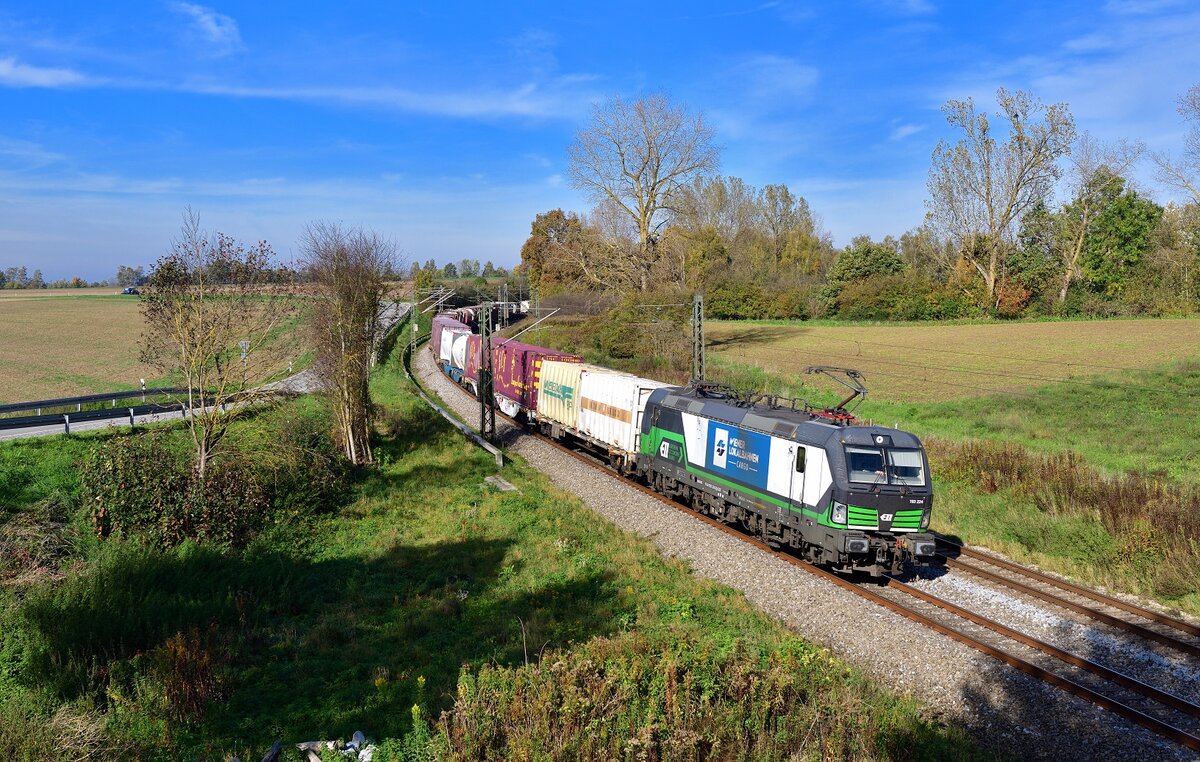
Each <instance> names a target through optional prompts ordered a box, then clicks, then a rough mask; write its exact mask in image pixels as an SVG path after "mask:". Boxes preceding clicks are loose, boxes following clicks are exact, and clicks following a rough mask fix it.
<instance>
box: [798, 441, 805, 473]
mask: <svg viewBox="0 0 1200 762" xmlns="http://www.w3.org/2000/svg"><path fill="white" fill-rule="evenodd" d="M804 452H805V450H804V448H803V447H801V448H799V449H797V450H796V473H798V474H802V473H804Z"/></svg>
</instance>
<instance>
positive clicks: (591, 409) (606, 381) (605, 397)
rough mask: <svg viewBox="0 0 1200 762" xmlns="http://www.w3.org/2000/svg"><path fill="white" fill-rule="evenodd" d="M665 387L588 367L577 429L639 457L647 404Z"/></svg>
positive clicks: (632, 376) (653, 382)
mask: <svg viewBox="0 0 1200 762" xmlns="http://www.w3.org/2000/svg"><path fill="white" fill-rule="evenodd" d="M543 372H544V371H543ZM664 386H670V384H664V383H662V382H661V381H652V380H650V379H648V378H639V377H638V376H634V375H631V374H629V373H621V372H619V371H615V370H608V369H607V368H597V367H595V366H588V367H587V369H586V371H585V372H584V374H583V379H582V382H581V385H580V389H581V391H580V393H579V418H578V423H577V424H576V428H577V429H578V430H579V432H580V433H582V434H586V435H587V436H589V437H591V438H593V439H596V440H598V441H600V442H603V443H605V444H606V445H608V446H609V447H613V448H616V449H619V450H622V451H624V452H627V453H633V454H636V453H637V449H638V436H639V435H640V433H641V428H642V414H643V413H644V412H645V410H646V400H647V399H648V398H649V397H650V393H651V392H652V391H654V390H655V389H661V388H662V387H664Z"/></svg>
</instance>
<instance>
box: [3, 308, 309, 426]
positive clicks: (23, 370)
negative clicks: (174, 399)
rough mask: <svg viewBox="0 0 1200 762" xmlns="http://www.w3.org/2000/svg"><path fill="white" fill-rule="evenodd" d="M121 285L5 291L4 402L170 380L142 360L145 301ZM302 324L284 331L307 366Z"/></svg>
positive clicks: (88, 392)
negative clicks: (299, 330) (300, 331)
mask: <svg viewBox="0 0 1200 762" xmlns="http://www.w3.org/2000/svg"><path fill="white" fill-rule="evenodd" d="M117 291H118V289H116V288H100V289H57V290H36V291H31V290H24V289H18V290H9V291H5V290H0V403H5V402H24V401H27V400H35V399H51V398H55V397H70V396H75V395H81V394H92V393H98V392H109V391H118V390H124V389H136V388H138V386H139V384H140V379H142V378H144V379H146V383H147V385H148V386H163V385H170V384H171V381H170V379H168V378H164V377H163V376H162V373H161V372H160V371H159V370H157V369H156V368H152V367H150V366H148V365H144V364H143V363H141V362H139V360H138V353H139V340H140V337H141V334H142V329H143V326H144V320H143V318H142V314H141V311H140V307H139V301H138V298H137V297H136V296H122V295H120V294H119V293H117ZM297 324H298V321H297ZM294 328H295V326H292V327H287V328H286V330H285V331H284V334H285V335H287V336H288V338H287V339H286V340H287V341H290V342H292V343H293V344H294V347H293V348H292V352H291V353H292V354H293V355H294V356H295V358H296V361H297V369H300V368H302V367H304V365H305V363H306V358H305V355H304V348H303V347H302V346H301V345H300V342H299V340H298V339H297V337H296V333H295V330H293V329H294ZM281 370H286V368H282V369H281Z"/></svg>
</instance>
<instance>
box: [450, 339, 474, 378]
mask: <svg viewBox="0 0 1200 762" xmlns="http://www.w3.org/2000/svg"><path fill="white" fill-rule="evenodd" d="M470 335H471V334H469V333H459V334H455V336H454V343H453V344H452V345H451V347H450V364H451V365H453V366H454V367H456V368H458V369H459V370H466V368H467V337H468V336H470Z"/></svg>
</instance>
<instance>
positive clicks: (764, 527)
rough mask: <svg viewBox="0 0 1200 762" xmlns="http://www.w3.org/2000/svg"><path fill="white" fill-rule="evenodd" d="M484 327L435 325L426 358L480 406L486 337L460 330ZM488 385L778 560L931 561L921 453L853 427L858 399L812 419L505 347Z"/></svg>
mask: <svg viewBox="0 0 1200 762" xmlns="http://www.w3.org/2000/svg"><path fill="white" fill-rule="evenodd" d="M475 314H477V313H475ZM475 314H464V312H463V311H461V310H460V311H457V312H456V313H447V314H441V315H438V316H436V317H435V318H434V320H433V330H432V333H431V336H430V342H429V348H430V351H431V352H432V353H433V357H434V360H435V362H436V363H437V364H438V366H439V367H440V369H441V370H442V372H443V373H445V374H446V375H447V376H449V377H450V378H451V379H453V380H454V381H455V382H456V383H458V384H460V385H462V386H464V387H466V388H467V389H469V390H471V392H472V393H476V394H477V391H478V382H479V367H480V359H481V343H480V337H479V336H478V335H477V334H475V333H474V332H473V331H472V330H471V326H469V325H468V324H467V323H466V322H464V320H463V319H461V318H464V317H474V316H475ZM819 370H842V369H819ZM492 373H493V391H494V393H495V397H496V404H497V406H498V407H499V408H500V409H501V410H502V411H504V412H505V413H506V414H508V415H509V416H510V417H513V418H516V419H518V420H521V421H522V422H524V423H525V424H526V425H527V426H530V427H533V428H536V429H538V430H539V431H541V432H542V433H543V434H545V435H547V436H549V437H551V438H553V439H556V440H559V441H570V442H572V443H574V444H577V445H580V446H583V447H586V448H588V449H589V450H591V451H593V452H594V453H596V454H598V455H599V456H601V457H603V458H604V459H605V460H607V462H608V464H609V465H610V466H611V467H612V468H613V469H614V470H616V471H617V472H619V473H621V474H622V475H624V476H626V477H629V478H632V479H636V480H638V481H641V482H643V483H645V484H648V485H649V486H650V487H651V488H653V489H654V490H656V491H657V492H659V493H661V494H663V495H666V496H668V497H671V498H674V499H676V500H679V501H681V502H683V503H685V504H687V505H689V506H690V507H691V508H692V509H693V510H695V511H697V512H699V513H702V514H704V515H707V516H710V517H712V518H714V519H717V520H719V521H722V522H724V523H727V524H731V525H735V526H740V527H741V528H742V529H744V530H745V531H747V532H748V533H750V534H751V535H753V536H756V537H759V538H761V539H763V540H764V541H765V542H767V543H768V544H770V545H771V546H772V547H777V548H788V549H790V550H791V551H792V552H794V553H796V554H797V555H799V556H800V557H802V558H805V559H807V560H809V561H811V562H813V563H816V564H821V565H825V566H829V567H831V568H833V569H834V570H837V571H842V572H854V571H862V572H867V573H869V574H871V575H873V576H880V575H882V574H885V573H897V572H899V571H900V570H901V569H902V568H903V567H904V565H905V564H906V563H913V564H918V565H924V564H931V563H933V562H934V556H935V551H936V544H935V541H934V537H933V535H932V534H930V533H929V532H928V527H929V518H930V511H931V510H932V507H933V487H932V482H931V480H930V478H929V460H928V458H927V457H926V454H925V450H924V448H923V447H922V445H921V442H920V440H919V439H918V438H917V437H916V436H914V435H912V434H910V433H908V432H905V431H900V430H898V429H892V428H886V427H882V426H864V425H858V424H857V422H856V420H855V419H854V417H853V416H852V415H850V414H849V413H848V412H847V410H846V404H847V402H848V401H849V400H851V399H853V398H854V397H855V396H856V395H851V397H849V398H847V400H844V401H843V402H842V403H841V404H840V405H838V406H836V407H835V408H832V409H825V410H816V409H813V408H812V407H811V406H808V405H807V404H798V403H797V402H795V401H790V400H789V401H786V402H785V401H782V400H780V399H779V398H754V397H749V396H744V395H740V394H738V393H736V392H734V390H732V389H730V388H728V387H722V386H718V385H715V384H707V383H698V384H692V385H689V386H686V387H680V386H672V385H670V384H664V383H662V382H659V381H653V380H650V379H646V378H639V377H638V376H635V375H632V374H629V373H623V372H620V371H616V370H611V369H609V368H604V367H601V366H598V365H592V364H589V363H585V362H584V361H583V358H581V357H578V356H576V355H572V354H570V353H564V352H559V351H557V350H553V349H548V348H545V347H539V346H535V345H532V344H525V343H521V342H517V341H513V340H509V339H500V338H496V339H494V340H493V344H492ZM850 374H851V377H852V383H851V384H850V385H851V386H852V387H854V388H856V392H863V393H865V390H862V389H861V387H860V386H859V385H858V384H857V382H856V381H854V379H857V378H858V376H857V374H854V373H853V372H852V371H851V372H850Z"/></svg>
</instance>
